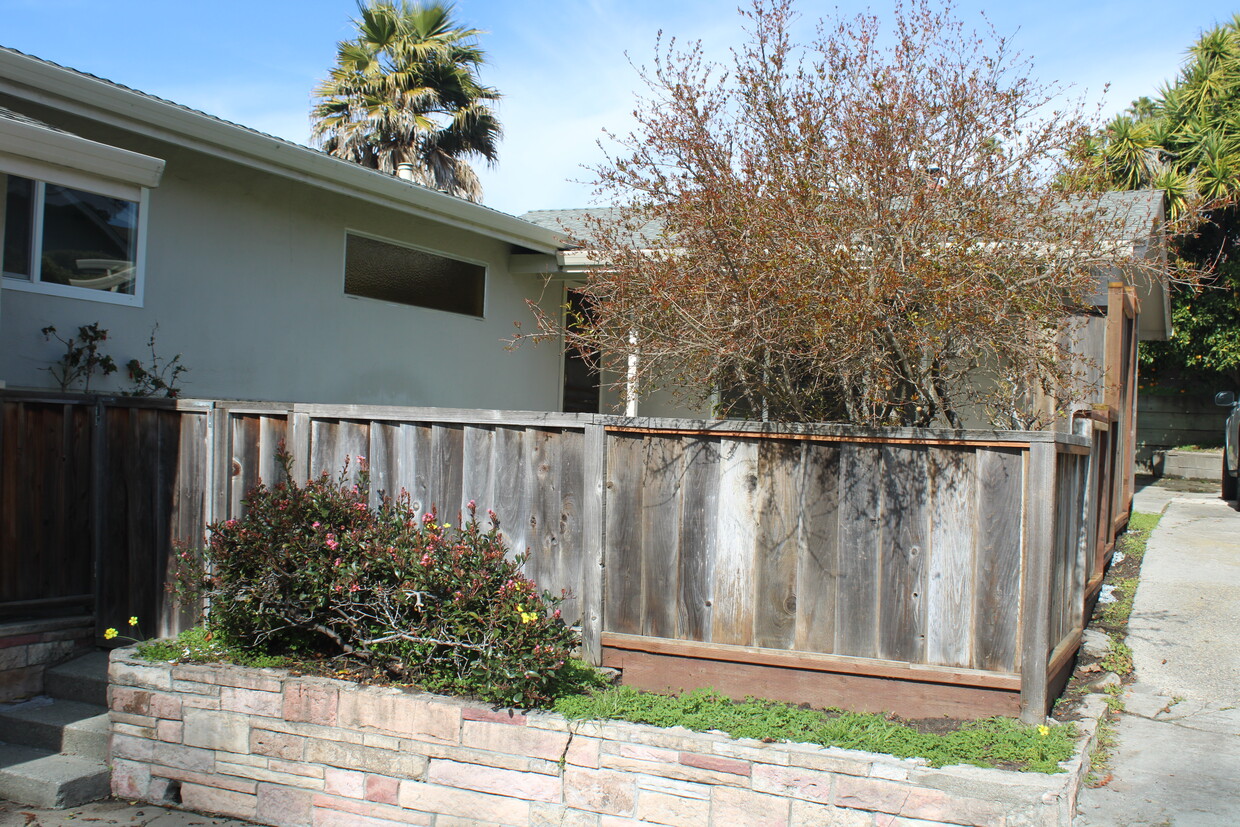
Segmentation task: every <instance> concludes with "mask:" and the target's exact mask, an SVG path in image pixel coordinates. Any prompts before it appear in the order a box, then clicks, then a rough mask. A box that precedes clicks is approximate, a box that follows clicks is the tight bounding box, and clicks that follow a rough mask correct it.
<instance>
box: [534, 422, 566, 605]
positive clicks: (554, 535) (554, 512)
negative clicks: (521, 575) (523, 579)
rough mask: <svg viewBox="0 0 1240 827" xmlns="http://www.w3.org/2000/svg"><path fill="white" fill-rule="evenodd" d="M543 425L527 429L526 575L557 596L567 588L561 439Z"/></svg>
mask: <svg viewBox="0 0 1240 827" xmlns="http://www.w3.org/2000/svg"><path fill="white" fill-rule="evenodd" d="M557 436H558V434H556V433H555V432H554V431H548V430H545V429H542V428H530V429H528V430H527V431H526V432H525V446H526V451H527V453H526V476H525V485H526V490H527V491H528V492H529V494H530V501H529V503H530V504H529V518H528V519H529V522H528V525H529V530H530V540H529V545H530V559H529V560H528V561H527V562H526V564H525V570H526V575H527V576H529V577H530V579H532V580H533V581H534V582H535V583H537V584H538V585H539V587H540V588H543V589H546V590H547V591H550V592H552V593H554V594H556V595H559V594H561V591H562V590H563V588H564V585H563V583H562V573H561V572H560V570H559V564H560V537H559V525H560V491H561V489H560V471H561V468H560V442H559V440H558V439H557Z"/></svg>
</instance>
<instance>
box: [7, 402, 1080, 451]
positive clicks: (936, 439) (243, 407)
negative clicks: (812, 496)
mask: <svg viewBox="0 0 1240 827" xmlns="http://www.w3.org/2000/svg"><path fill="white" fill-rule="evenodd" d="M0 398H4V399H11V400H14V401H26V402H49V403H74V402H77V403H89V402H102V403H103V404H105V405H113V406H118V407H151V408H161V409H166V410H210V409H212V408H214V409H218V410H227V411H229V412H231V413H237V414H256V415H272V414H275V415H279V414H294V413H296V414H305V415H307V416H311V417H320V418H327V419H369V420H402V421H415V422H441V423H472V424H494V425H520V426H526V427H545V428H585V427H586V426H589V425H601V426H603V427H605V428H607V429H609V430H616V431H625V430H628V431H633V432H643V431H645V432H655V433H657V432H659V431H666V432H678V433H683V432H684V431H693V432H697V433H701V434H703V435H707V436H709V435H718V436H753V437H766V438H781V437H789V438H824V439H832V440H840V441H850V440H859V441H866V442H909V443H933V444H943V443H957V444H970V443H976V444H985V445H997V444H1005V445H1006V444H1010V445H1011V447H1013V448H1020V447H1026V446H1029V445H1031V444H1034V443H1056V444H1059V445H1076V446H1084V447H1087V446H1089V444H1090V441H1089V438H1088V437H1084V436H1078V435H1075V434H1068V433H1062V432H1058V431H999V430H985V429H951V428H872V427H864V426H859V425H847V424H840V423H797V422H754V421H749V420H738V419H715V420H707V419H679V418H661V417H627V416H612V415H607V414H579V413H558V412H552V411H503V410H487V409H482V408H431V407H414V406H402V405H340V404H328V403H303V402H297V403H287V402H263V401H247V400H212V399H161V398H152V397H135V396H119V395H111V394H81V393H62V392H59V391H50V390H48V391H43V390H32V389H14V388H8V389H0Z"/></svg>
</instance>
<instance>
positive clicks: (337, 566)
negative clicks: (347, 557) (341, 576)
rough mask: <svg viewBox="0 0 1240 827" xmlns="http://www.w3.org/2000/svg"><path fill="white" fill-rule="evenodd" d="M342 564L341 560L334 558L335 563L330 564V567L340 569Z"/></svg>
mask: <svg viewBox="0 0 1240 827" xmlns="http://www.w3.org/2000/svg"><path fill="white" fill-rule="evenodd" d="M343 562H344V560H342V559H341V558H339V557H337V558H336V562H335V563H332V565H333V566H335V567H336V568H340V564H341V563H343Z"/></svg>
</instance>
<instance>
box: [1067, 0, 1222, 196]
mask: <svg viewBox="0 0 1240 827" xmlns="http://www.w3.org/2000/svg"><path fill="white" fill-rule="evenodd" d="M1188 54H1189V60H1188V62H1187V63H1186V65H1185V66H1184V68H1183V69H1181V71H1180V74H1179V77H1178V78H1176V80H1175V82H1174V83H1172V84H1171V85H1169V86H1164V87H1163V88H1162V89H1161V90H1160V91H1159V95H1158V98H1157V99H1155V100H1153V101H1151V100H1150V99H1149V98H1141V99H1140V100H1137V101H1133V106H1132V108H1131V109H1130V110H1129V111H1128V112H1127V113H1125V114H1123V115H1120V116H1119V117H1117V118H1115V120H1113V121H1111V122H1110V123H1109V124H1107V126H1106V127H1105V128H1104V129H1103V130H1102V133H1101V134H1100V135H1099V136H1097V138H1096V139H1095V140H1094V141H1093V143H1092V154H1093V156H1094V158H1095V160H1096V161H1097V162H1098V163H1099V164H1100V166H1101V169H1102V172H1103V175H1104V178H1105V180H1106V182H1107V184H1108V185H1109V186H1112V187H1115V188H1117V189H1143V188H1146V187H1157V188H1160V189H1164V190H1166V192H1167V206H1168V209H1169V210H1170V211H1171V213H1172V215H1176V214H1178V213H1180V212H1181V211H1182V210H1183V209H1184V208H1185V207H1186V206H1187V205H1188V204H1189V203H1191V202H1194V201H1198V200H1204V201H1205V202H1206V203H1208V204H1210V203H1214V204H1221V203H1223V202H1226V201H1229V200H1234V199H1236V197H1237V196H1240V15H1237V16H1236V17H1235V18H1234V19H1233V20H1231V21H1230V22H1228V23H1225V24H1223V25H1221V26H1217V27H1215V28H1214V29H1211V30H1210V31H1207V32H1205V33H1203V34H1202V35H1201V37H1200V39H1199V40H1198V41H1197V43H1196V44H1194V45H1193V46H1192V47H1191V48H1190V49H1189V50H1188Z"/></svg>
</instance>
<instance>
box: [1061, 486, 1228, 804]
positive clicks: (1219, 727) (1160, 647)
mask: <svg viewBox="0 0 1240 827" xmlns="http://www.w3.org/2000/svg"><path fill="white" fill-rule="evenodd" d="M1142 493H1143V494H1144V498H1143V500H1142V499H1139V501H1138V505H1137V510H1141V511H1158V510H1160V508H1161V507H1163V506H1165V510H1164V511H1163V518H1162V521H1161V522H1160V523H1159V525H1158V528H1156V529H1155V530H1154V533H1153V535H1152V536H1151V537H1150V542H1149V546H1148V549H1147V551H1146V556H1145V561H1144V563H1143V564H1142V568H1141V583H1140V585H1139V586H1138V588H1137V595H1136V600H1135V602H1134V605H1133V613H1132V618H1131V620H1130V621H1129V627H1128V644H1129V646H1131V647H1132V650H1133V662H1134V664H1135V669H1136V678H1137V682H1136V683H1135V684H1133V685H1132V686H1131V687H1130V688H1129V690H1128V692H1127V693H1126V694H1125V697H1124V703H1125V705H1126V707H1127V710H1126V712H1125V713H1124V714H1123V715H1121V716H1120V719H1119V723H1118V725H1117V728H1116V736H1117V745H1116V747H1115V750H1114V756H1113V758H1112V762H1111V770H1110V772H1111V778H1110V780H1109V782H1108V783H1107V784H1106V785H1105V786H1102V787H1100V788H1097V789H1092V790H1087V791H1085V792H1084V793H1083V794H1082V795H1081V798H1080V802H1079V805H1078V806H1079V812H1080V815H1079V817H1078V819H1077V824H1078V825H1080V827H1087V826H1088V827H1093V826H1094V825H1097V826H1098V827H1102V826H1103V825H1106V827H1129V826H1131V827H1137V825H1176V827H1180V826H1181V825H1182V826H1183V827H1198V826H1200V827H1214V826H1215V825H1218V827H1224V825H1226V827H1232V825H1236V824H1240V513H1237V511H1236V509H1235V505H1234V503H1227V502H1224V501H1222V500H1220V499H1219V498H1218V497H1217V495H1203V494H1197V493H1182V492H1166V491H1156V490H1152V491H1148V492H1142ZM1152 506H1153V507H1152Z"/></svg>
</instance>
